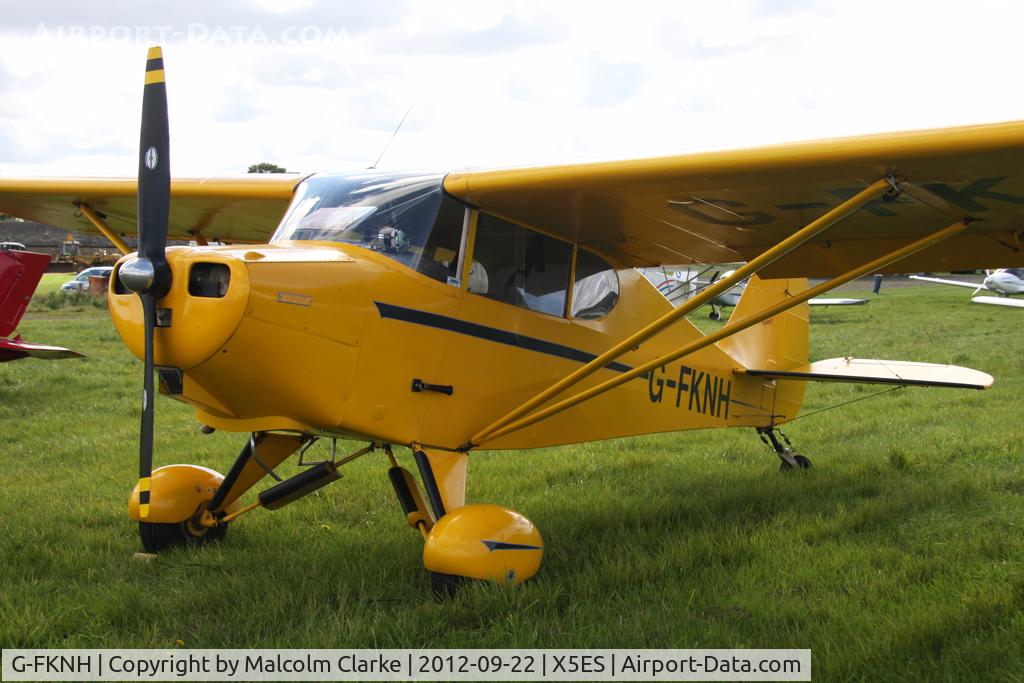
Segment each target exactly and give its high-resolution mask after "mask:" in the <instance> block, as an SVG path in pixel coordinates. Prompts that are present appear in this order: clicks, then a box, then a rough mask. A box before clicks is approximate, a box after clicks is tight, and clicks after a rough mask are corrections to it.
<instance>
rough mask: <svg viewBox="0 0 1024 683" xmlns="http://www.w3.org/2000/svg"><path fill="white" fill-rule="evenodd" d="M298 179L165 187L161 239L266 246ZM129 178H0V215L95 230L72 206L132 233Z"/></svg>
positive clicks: (255, 177)
mask: <svg viewBox="0 0 1024 683" xmlns="http://www.w3.org/2000/svg"><path fill="white" fill-rule="evenodd" d="M300 180H302V178H301V176H296V175H285V174H273V173H252V174H249V175H246V176H241V177H225V178H175V179H173V180H171V210H170V216H169V226H168V236H169V238H170V239H172V240H175V239H176V240H190V239H192V234H193V233H194V232H197V231H198V232H202V234H203V235H204V236H205V237H206V238H207V239H209V240H211V241H224V242H257V243H262V242H266V241H268V240H269V239H270V235H271V234H272V233H273V231H274V228H276V227H277V224H278V222H279V221H280V220H281V216H283V215H284V212H285V209H287V208H288V202H289V201H291V198H292V192H293V191H294V189H295V185H296V184H298V183H299V181H300ZM135 187H136V180H135V179H134V178H3V179H0V211H3V212H4V213H9V214H10V215H12V216H18V217H19V218H25V219H27V220H34V221H39V222H40V223H48V224H50V225H57V226H60V227H62V228H66V229H68V230H79V231H82V232H88V233H94V234H95V233H100V232H101V231H100V230H99V229H98V228H97V226H96V225H95V224H93V223H92V221H90V220H89V219H88V218H87V217H86V216H85V214H84V213H83V212H81V211H80V210H79V208H78V207H79V206H81V205H86V206H88V207H89V208H90V209H92V210H93V211H102V212H103V215H104V216H106V219H104V222H105V223H106V224H107V225H108V227H109V228H110V230H111V231H112V232H115V233H118V234H123V235H134V234H136V233H137V232H138V220H137V217H136V210H137V208H138V207H137V200H136V195H135Z"/></svg>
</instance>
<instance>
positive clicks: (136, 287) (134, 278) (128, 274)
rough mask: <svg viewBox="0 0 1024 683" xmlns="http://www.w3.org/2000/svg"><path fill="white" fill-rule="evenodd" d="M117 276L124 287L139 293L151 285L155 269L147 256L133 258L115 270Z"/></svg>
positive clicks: (154, 276) (154, 277)
mask: <svg viewBox="0 0 1024 683" xmlns="http://www.w3.org/2000/svg"><path fill="white" fill-rule="evenodd" d="M117 277H118V279H119V280H121V284H122V285H124V286H125V288H126V289H128V290H129V291H132V292H135V293H136V294H140V293H142V292H145V291H147V290H148V289H149V288H150V287H152V286H153V281H154V280H155V279H156V269H155V268H154V267H153V262H152V261H150V260H149V259H148V258H141V257H139V258H133V259H132V260H131V261H127V262H125V263H124V264H122V265H121V267H120V268H119V269H118V271H117Z"/></svg>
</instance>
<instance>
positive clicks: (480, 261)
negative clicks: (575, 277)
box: [469, 213, 572, 317]
mask: <svg viewBox="0 0 1024 683" xmlns="http://www.w3.org/2000/svg"><path fill="white" fill-rule="evenodd" d="M571 267H572V245H570V244H568V243H567V242H562V241H561V240H557V239H555V238H553V237H548V236H547V235H542V234H540V233H537V232H533V231H532V230H527V229H526V228H524V227H521V226H519V225H515V224H514V223H509V222H508V221H504V220H501V219H500V218H495V217H494V216H488V215H486V214H483V213H481V214H480V217H479V220H478V221H477V228H476V241H475V247H474V249H473V263H472V266H471V269H472V270H471V273H470V278H469V291H470V292H472V293H475V294H480V295H481V296H486V297H487V298H489V299H494V300H496V301H502V302H505V303H509V304H514V305H516V306H521V307H523V308H528V309H530V310H531V311H537V312H540V313H546V314H548V315H555V316H561V317H564V316H565V302H566V293H567V291H568V288H569V272H570V269H571Z"/></svg>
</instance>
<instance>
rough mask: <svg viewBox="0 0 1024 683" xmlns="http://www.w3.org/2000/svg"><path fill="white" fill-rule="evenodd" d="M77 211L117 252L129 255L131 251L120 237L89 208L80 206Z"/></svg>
mask: <svg viewBox="0 0 1024 683" xmlns="http://www.w3.org/2000/svg"><path fill="white" fill-rule="evenodd" d="M78 210H79V211H81V212H82V215H83V216H85V217H86V218H88V219H89V221H90V222H91V223H92V224H93V225H95V226H96V229H97V230H99V231H100V232H101V233H103V236H104V237H106V238H107V239H108V240H110V243H111V244H113V245H114V246H115V247H117V250H118V251H119V252H121V253H122V254H128V253H131V251H132V250H131V249H129V248H128V245H127V244H125V242H124V240H123V239H121V236H120V235H118V234H117V233H116V232H114V231H113V230H111V229H110V226H109V225H107V224H106V223H105V222H103V219H102V218H100V217H99V216H97V215H96V212H95V211H93V210H92V209H91V208H90V207H88V206H86V205H85V204H82V205H80V206H79V207H78Z"/></svg>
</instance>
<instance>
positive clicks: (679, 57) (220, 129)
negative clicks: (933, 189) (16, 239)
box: [0, 0, 1024, 176]
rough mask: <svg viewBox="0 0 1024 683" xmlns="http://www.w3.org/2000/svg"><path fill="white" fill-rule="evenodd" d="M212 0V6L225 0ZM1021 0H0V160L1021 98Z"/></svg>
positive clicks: (364, 149)
mask: <svg viewBox="0 0 1024 683" xmlns="http://www.w3.org/2000/svg"><path fill="white" fill-rule="evenodd" d="M211 6H212V7H211ZM1022 18H1024V5H1020V3H1013V2H989V1H985V0H972V1H971V2H956V3H953V2H927V3H926V2H898V1H895V0H885V1H878V2H876V1H873V0H869V1H863V0H862V1H858V2H852V1H850V0H845V1H836V2H833V1H830V0H820V1H817V0H736V1H727V0H716V1H711V0H705V1H702V2H683V1H678V2H665V3H655V2H644V1H642V0H633V1H631V2H616V3H607V4H603V3H598V2H557V1H556V0H548V1H547V2H532V1H528V0H522V1H510V2H488V1H487V0H458V1H447V2H446V1H443V0H435V2H430V3H427V2H412V1H409V2H400V1H395V2H385V1H380V0H374V1H373V2H368V1H366V0H359V1H358V2H344V1H342V2H327V1H325V0H321V1H317V0H297V1H295V2H289V1H286V0H226V1H223V2H218V3H209V2H207V1H206V0H203V1H201V2H200V1H194V0H175V1H174V2H150V3H142V2H136V1H134V0H98V1H96V2H93V3H83V2H81V0H75V1H74V2H72V1H71V0H57V1H54V2H46V1H42V0H39V1H36V2H17V3H15V2H12V0H5V1H4V9H3V13H2V17H0V22H2V25H0V173H2V174H4V175H8V176H9V175H19V174H32V175H53V174H75V175H83V174H86V175H87V174H95V175H122V176H131V175H134V173H135V171H136V164H137V161H136V156H135V155H136V151H135V148H136V146H137V144H138V129H139V108H140V106H141V95H142V80H143V72H144V65H145V57H146V48H147V47H148V46H149V45H150V44H151V43H154V42H160V43H161V44H162V45H163V48H164V60H165V64H166V69H167V81H168V93H169V97H170V102H171V104H170V108H171V109H170V119H171V166H172V172H173V173H174V175H180V176H185V175H213V174H230V173H238V172H244V171H245V169H246V167H247V166H248V165H249V164H252V163H255V162H259V161H271V162H275V163H278V164H281V165H283V166H286V167H287V168H288V169H289V170H295V171H301V172H308V171H315V170H345V169H351V168H365V167H367V166H369V165H370V164H371V163H373V161H374V159H375V158H376V157H377V156H378V154H380V152H381V150H382V149H383V148H384V146H385V144H386V143H387V141H388V138H389V137H390V136H391V133H392V131H393V129H394V127H395V126H396V124H397V123H398V121H399V120H400V119H401V118H402V115H403V114H404V113H405V112H406V110H408V109H409V107H410V106H412V111H411V113H410V115H409V117H408V120H407V121H406V123H405V126H404V127H403V129H402V130H401V132H400V133H399V134H398V136H397V137H396V138H395V140H394V142H393V143H392V145H391V147H390V149H389V150H388V152H387V153H386V154H385V156H384V158H383V161H382V162H381V164H380V166H381V168H417V169H421V168H422V169H440V170H449V169H453V168H459V167H467V166H508V165H521V164H538V163H552V162H560V161H571V160H585V159H598V158H608V157H632V156H655V155H662V154H670V153H676V152H685V151H692V150H704V149H715V148H724V147H742V146H748V145H758V144H765V143H772V142H781V141H787V140H801V139H809V138H820V137H831V136H839V135H850V134H857V133H865V132H882V131H890V130H904V129H915V128H928V127H936V126H947V125H958V124H969V123H984V122H992V121H1004V120H1012V119H1021V118H1024V88H1022V87H1021V85H1020V74H1019V69H1020V64H1021V61H1022V60H1021V56H1020V49H1021V48H1020V44H1021V34H1022V32H1024V22H1022Z"/></svg>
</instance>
